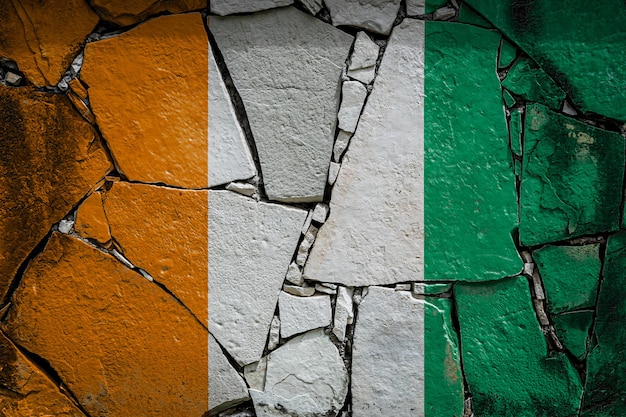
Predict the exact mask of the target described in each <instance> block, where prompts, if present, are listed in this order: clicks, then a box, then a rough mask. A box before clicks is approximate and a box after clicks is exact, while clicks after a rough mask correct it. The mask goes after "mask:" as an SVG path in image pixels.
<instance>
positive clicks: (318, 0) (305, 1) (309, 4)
mask: <svg viewBox="0 0 626 417" xmlns="http://www.w3.org/2000/svg"><path fill="white" fill-rule="evenodd" d="M300 4H302V5H303V6H304V8H305V9H307V10H308V11H309V12H311V14H312V15H316V14H317V13H318V12H319V11H320V10H322V0H300Z"/></svg>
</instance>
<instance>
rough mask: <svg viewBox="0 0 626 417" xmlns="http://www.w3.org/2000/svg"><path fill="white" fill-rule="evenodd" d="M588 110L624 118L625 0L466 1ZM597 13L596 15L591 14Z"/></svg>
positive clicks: (625, 80) (577, 103) (625, 77)
mask: <svg viewBox="0 0 626 417" xmlns="http://www.w3.org/2000/svg"><path fill="white" fill-rule="evenodd" d="M467 3H468V4H470V5H471V6H472V7H473V8H475V9H477V10H478V12H480V14H481V15H483V16H484V17H486V18H487V19H488V20H489V21H490V22H491V23H493V24H494V26H496V27H497V28H498V29H500V30H501V31H502V32H503V33H504V34H505V35H506V36H507V37H508V38H509V39H511V40H513V42H515V43H517V44H518V45H519V46H520V47H521V48H522V49H523V50H524V51H525V52H526V53H527V54H528V55H530V57H531V58H532V59H533V60H534V61H536V62H538V63H539V65H540V66H541V67H542V68H543V69H544V70H545V71H546V72H547V73H548V74H549V75H550V76H551V77H552V78H554V79H555V80H556V81H558V83H559V84H560V85H562V86H564V87H566V89H567V93H568V94H570V95H571V98H572V100H573V101H574V103H575V104H576V105H577V106H578V107H580V108H581V109H582V110H583V111H585V112H593V113H598V114H602V115H605V116H608V117H612V118H615V119H619V120H622V121H624V120H626V90H625V89H624V88H623V86H624V85H626V49H625V48H624V46H623V45H624V44H625V43H626V32H624V31H623V30H622V28H623V26H624V21H625V20H626V7H624V3H623V2H622V1H621V0H606V1H602V2H589V1H586V0H572V1H568V2H567V7H563V2H562V1H560V0H544V1H522V2H520V1H519V0H506V1H502V0H468V1H467ZM590 16H593V18H589V17H590Z"/></svg>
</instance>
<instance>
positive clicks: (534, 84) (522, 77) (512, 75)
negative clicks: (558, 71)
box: [502, 57, 565, 110]
mask: <svg viewBox="0 0 626 417" xmlns="http://www.w3.org/2000/svg"><path fill="white" fill-rule="evenodd" d="M502 86H503V87H504V88H506V89H507V90H509V91H511V92H513V93H515V94H517V95H518V96H522V97H523V98H524V99H526V100H527V101H533V102H538V103H541V104H545V105H546V106H548V107H550V108H552V109H556V110H558V109H560V108H561V105H562V104H563V100H564V99H565V92H564V91H563V90H561V88H560V87H559V86H558V85H557V84H556V83H555V82H554V80H553V79H552V78H550V76H548V74H546V73H545V72H544V71H543V70H542V69H541V68H539V67H538V66H537V64H535V63H534V62H532V61H531V60H530V59H528V58H525V57H524V58H519V59H518V60H517V61H515V64H514V65H513V66H512V67H511V68H510V69H509V71H508V74H507V76H506V78H505V79H504V80H503V81H502Z"/></svg>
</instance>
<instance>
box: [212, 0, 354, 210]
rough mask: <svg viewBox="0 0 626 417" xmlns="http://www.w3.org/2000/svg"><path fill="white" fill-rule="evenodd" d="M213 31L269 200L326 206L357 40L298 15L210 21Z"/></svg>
mask: <svg viewBox="0 0 626 417" xmlns="http://www.w3.org/2000/svg"><path fill="white" fill-rule="evenodd" d="M210 28H211V32H212V33H213V35H214V36H215V39H216V41H217V44H218V46H219V48H220V50H221V52H222V54H223V55H224V59H225V61H226V64H227V66H228V69H229V71H230V74H231V75H232V78H233V81H234V83H235V86H236V87H237V89H238V91H239V94H240V95H241V98H242V100H243V103H244V105H245V108H246V113H247V115H248V119H249V121H250V127H251V129H252V133H253V134H254V139H255V141H256V147H257V150H258V153H259V160H260V163H261V169H262V171H263V180H264V183H265V191H266V192H267V195H268V197H269V198H270V199H271V200H279V201H321V200H322V197H323V195H324V189H325V186H326V178H327V174H328V166H329V162H330V158H331V153H332V147H333V137H334V133H335V124H336V118H337V107H338V104H339V86H340V84H339V81H340V78H341V71H342V66H343V64H344V61H345V59H346V57H347V55H348V51H349V49H350V46H351V44H352V40H353V38H352V36H349V35H347V34H345V33H343V32H342V31H340V30H338V29H335V28H333V27H332V26H330V25H327V24H325V23H323V22H321V21H319V20H318V19H316V18H314V17H313V16H310V15H308V14H306V13H304V12H301V11H299V10H296V9H295V8H283V9H276V10H270V11H266V12H260V13H256V14H253V15H247V16H233V17H224V18H221V17H212V18H211V19H210ZM283 51H289V53H284V52H283Z"/></svg>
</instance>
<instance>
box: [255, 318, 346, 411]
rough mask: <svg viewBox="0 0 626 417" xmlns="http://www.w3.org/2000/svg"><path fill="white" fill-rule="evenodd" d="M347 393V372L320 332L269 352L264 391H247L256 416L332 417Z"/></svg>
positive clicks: (329, 342) (296, 338) (293, 340)
mask: <svg viewBox="0 0 626 417" xmlns="http://www.w3.org/2000/svg"><path fill="white" fill-rule="evenodd" d="M347 393H348V372H347V370H346V367H345V365H344V363H343V360H342V359H341V356H339V352H338V351H337V348H336V347H335V345H334V344H333V343H332V342H331V341H330V339H329V338H328V336H326V335H325V334H324V331H323V330H322V329H318V330H313V331H311V332H308V333H305V334H303V335H301V336H298V337H295V338H294V339H292V340H290V341H289V342H287V343H286V344H285V345H283V346H281V347H280V348H278V349H277V350H275V351H274V352H272V353H270V354H269V356H268V358H267V373H266V376H265V389H264V390H263V391H257V390H254V389H251V390H250V396H251V397H252V401H253V402H254V409H255V411H256V413H257V417H274V416H275V417H280V416H298V417H316V416H329V417H331V416H336V415H337V412H338V411H339V410H340V409H341V407H342V406H343V403H344V401H345V398H346V394H347Z"/></svg>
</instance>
